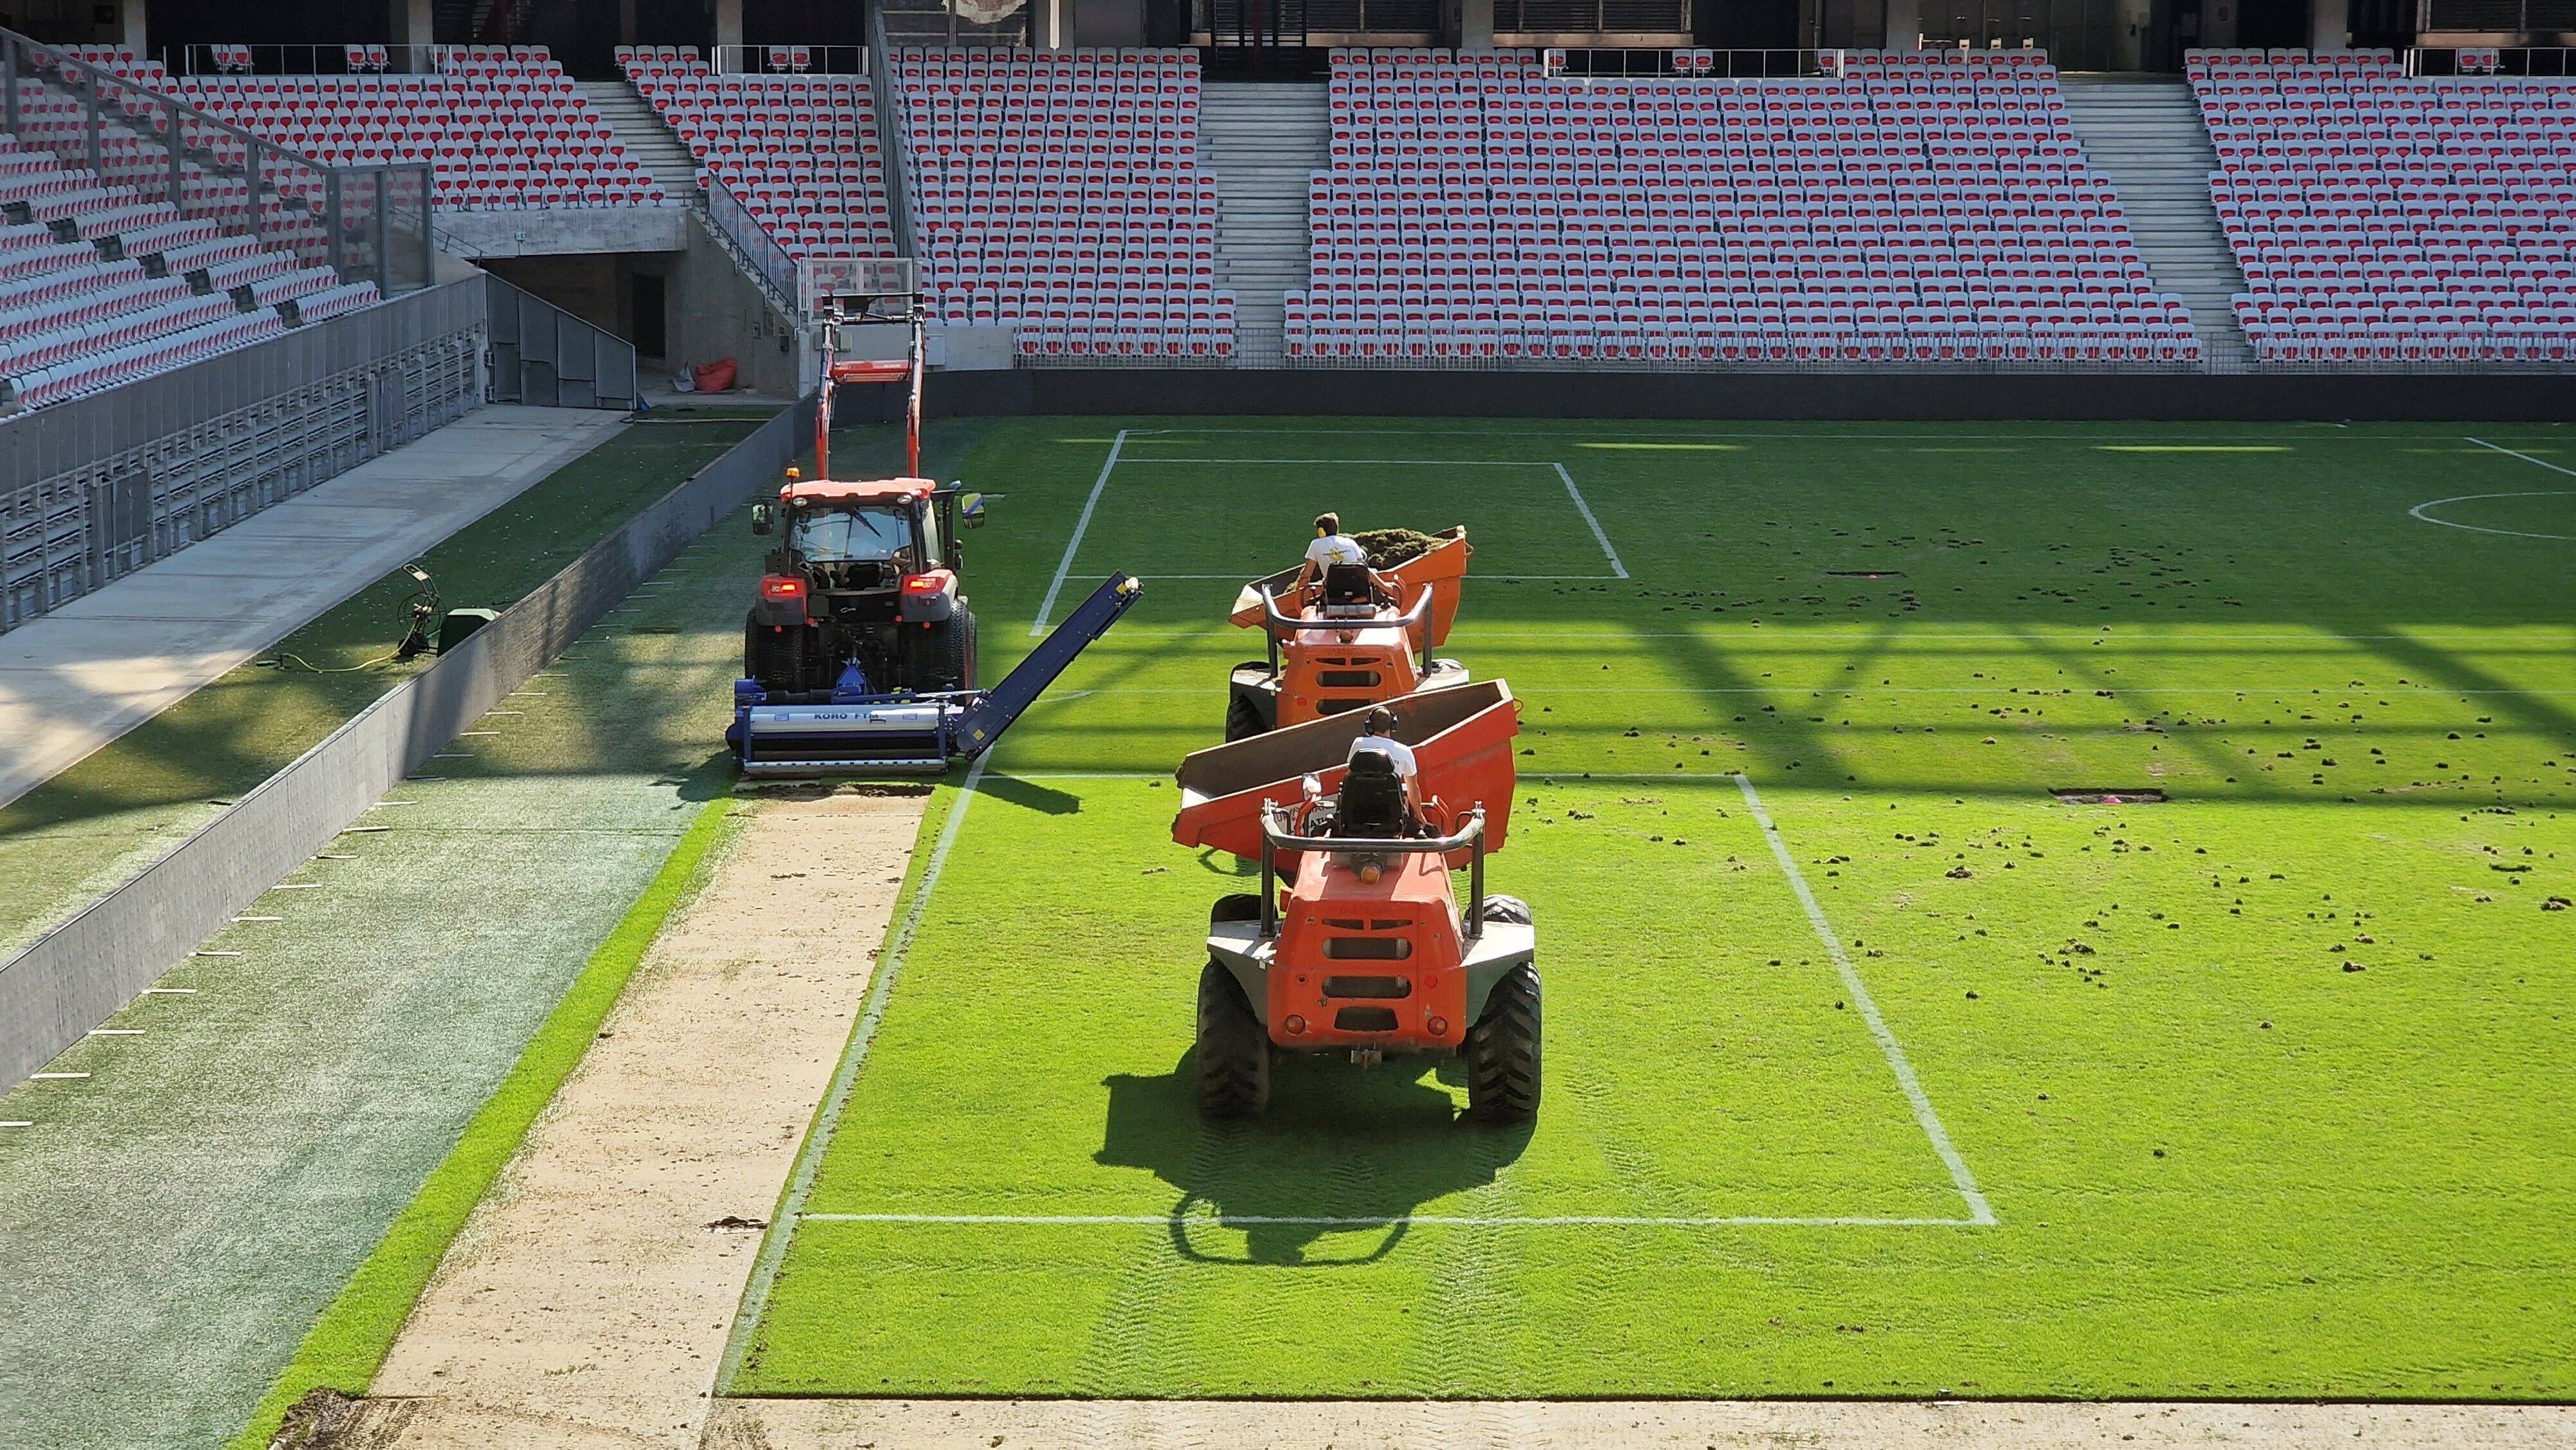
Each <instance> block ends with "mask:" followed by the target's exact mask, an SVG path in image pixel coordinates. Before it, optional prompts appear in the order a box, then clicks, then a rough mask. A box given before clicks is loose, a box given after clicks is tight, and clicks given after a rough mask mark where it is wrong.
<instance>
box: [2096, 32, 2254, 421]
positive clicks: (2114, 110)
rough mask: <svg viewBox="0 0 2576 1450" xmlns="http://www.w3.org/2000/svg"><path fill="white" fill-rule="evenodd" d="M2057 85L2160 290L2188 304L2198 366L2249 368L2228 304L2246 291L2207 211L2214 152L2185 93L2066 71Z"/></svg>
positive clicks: (2174, 86)
mask: <svg viewBox="0 0 2576 1450" xmlns="http://www.w3.org/2000/svg"><path fill="white" fill-rule="evenodd" d="M2058 85H2059V88H2060V89H2062V90H2063V91H2064V92H2065V93H2066V114H2067V119H2068V120H2070V121H2072V122H2073V123H2074V125H2075V134H2076V136H2077V137H2078V138H2080V139H2081V140H2082V141H2083V143H2084V154H2085V156H2086V158H2087V159H2089V160H2090V161H2092V163H2093V164H2094V165H2095V166H2096V167H2098V168H2100V169H2101V171H2102V173H2103V174H2104V175H2106V176H2108V177H2110V179H2111V185H2112V186H2113V187H2114V188H2116V189H2117V190H2118V191H2119V193H2120V209H2121V210H2122V211H2125V212H2127V213H2128V216H2129V230H2130V231H2132V232H2134V233H2135V234H2136V235H2137V238H2138V251H2139V252H2140V253H2141V254H2142V255H2143V256H2145V258H2146V260H2147V269H2148V270H2149V271H2151V272H2153V273H2154V274H2155V278H2156V286H2157V288H2158V289H2159V290H2161V291H2166V292H2172V293H2176V294H2178V295H2180V296H2181V298H2182V300H2183V302H2184V304H2185V305H2186V306H2188V307H2190V308H2191V321H2192V327H2193V328H2194V330H2196V331H2197V332H2199V334H2200V353H2201V358H2202V359H2203V361H2202V366H2203V368H2204V369H2206V370H2208V371H2211V372H2242V371H2245V370H2246V369H2249V368H2251V367H2252V366H2253V365H2254V350H2253V348H2252V347H2250V346H2248V345H2247V343H2246V341H2245V333H2244V330H2243V329H2242V328H2239V327H2238V326H2237V325H2236V315H2235V312H2234V310H2233V309H2232V308H2230V306H2229V305H2228V298H2229V297H2231V296H2233V295H2234V294H2236V293H2238V292H2242V291H2244V290H2245V274H2244V273H2243V272H2242V271H2240V270H2239V269H2238V268H2237V265H2236V254H2235V252H2234V251H2232V250H2231V249H2230V248H2229V247H2228V245H2227V234H2226V232H2224V231H2222V230H2221V229H2220V228H2219V225H2218V213H2217V211H2216V209H2215V208H2213V207H2212V206H2211V205H2210V201H2209V173H2210V172H2212V171H2215V170H2217V169H2218V156H2217V153H2215V152H2213V151H2211V150H2210V149H2209V130H2208V128H2207V127H2206V126H2204V125H2203V124H2202V123H2201V119H2200V107H2199V105H2198V103H2197V102H2195V101H2194V100H2193V99H2192V94H2191V87H2190V86H2189V85H2188V84H2186V83H2184V82H2182V81H2178V80H2172V79H2169V78H2166V77H2162V76H2153V77H2139V76H2085V75H2065V76H2060V77H2059V78H2058Z"/></svg>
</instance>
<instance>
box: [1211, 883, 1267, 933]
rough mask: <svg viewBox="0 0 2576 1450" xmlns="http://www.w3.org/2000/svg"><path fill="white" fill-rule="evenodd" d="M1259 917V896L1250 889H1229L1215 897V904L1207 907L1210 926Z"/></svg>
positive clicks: (1254, 919) (1255, 919)
mask: <svg viewBox="0 0 2576 1450" xmlns="http://www.w3.org/2000/svg"><path fill="white" fill-rule="evenodd" d="M1260 919H1261V897H1260V896H1259V895H1258V894H1257V893H1254V892H1250V891H1229V892H1227V893H1226V894H1225V895H1223V896H1220V897H1218V898H1217V899H1216V905H1214V906H1211V907H1209V908H1208V925H1210V926H1217V925H1221V924H1223V923H1225V922H1229V921H1259V920H1260Z"/></svg>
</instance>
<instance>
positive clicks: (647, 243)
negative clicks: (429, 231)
mask: <svg viewBox="0 0 2576 1450" xmlns="http://www.w3.org/2000/svg"><path fill="white" fill-rule="evenodd" d="M688 229H689V212H688V208H686V207H682V206H549V207H538V208H534V209H532V210H529V211H441V212H440V213H439V214H438V244H439V246H440V247H442V248H444V249H445V250H448V251H451V252H454V253H456V254H457V255H458V256H461V257H470V258H473V259H474V260H476V261H488V260H490V259H491V258H494V257H537V256H548V255H557V254H562V253H597V252H675V251H678V250H679V249H680V248H682V247H684V246H687V245H688Z"/></svg>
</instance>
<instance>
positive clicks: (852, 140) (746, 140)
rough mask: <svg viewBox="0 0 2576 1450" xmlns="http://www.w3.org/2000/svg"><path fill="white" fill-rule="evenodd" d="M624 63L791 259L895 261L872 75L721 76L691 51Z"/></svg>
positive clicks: (701, 168)
mask: <svg viewBox="0 0 2576 1450" xmlns="http://www.w3.org/2000/svg"><path fill="white" fill-rule="evenodd" d="M618 62H619V64H620V66H622V67H623V68H624V70H625V72H626V76H627V79H628V80H629V81H631V82H632V83H633V84H634V86H635V89H636V91H637V93H638V94H640V95H642V96H643V97H644V99H645V100H646V101H647V102H649V103H650V104H651V105H652V107H653V109H654V110H655V112H656V113H658V114H659V115H660V116H661V117H662V119H663V121H664V122H665V123H666V124H668V125H669V126H670V128H671V130H672V132H673V133H674V134H675V135H677V136H678V137H679V138H680V141H681V143H682V144H683V145H685V146H687V147H688V148H689V152H690V154H691V155H692V156H693V157H695V158H696V160H697V163H698V181H699V184H700V185H701V186H721V187H723V188H724V189H725V190H727V191H728V192H730V193H732V195H733V196H734V198H735V199H736V200H737V201H739V202H740V203H741V204H742V206H743V209H744V210H745V211H747V212H749V213H750V215H751V218H752V220H753V221H754V222H756V223H757V224H758V225H759V226H760V227H761V228H762V229H763V230H764V231H766V232H767V233H768V234H769V237H770V239H771V240H773V241H775V242H777V243H778V245H779V247H780V248H781V249H782V250H784V251H785V252H786V253H787V254H788V255H789V256H791V257H795V258H798V259H802V258H805V257H813V256H858V257H874V256H890V255H892V254H893V252H894V231H893V223H892V215H893V212H892V205H891V202H890V199H889V198H888V197H887V195H886V188H885V169H884V165H883V161H882V158H881V156H880V155H879V149H878V141H877V118H876V98H875V93H874V88H873V86H872V85H871V83H870V82H869V80H868V78H867V77H865V76H787V75H717V74H716V73H714V72H713V71H711V70H709V69H708V68H707V66H706V64H705V62H703V61H701V60H699V59H698V57H697V52H696V50H695V49H694V48H692V47H686V46H662V47H656V46H636V47H625V48H621V51H620V54H619V57H618Z"/></svg>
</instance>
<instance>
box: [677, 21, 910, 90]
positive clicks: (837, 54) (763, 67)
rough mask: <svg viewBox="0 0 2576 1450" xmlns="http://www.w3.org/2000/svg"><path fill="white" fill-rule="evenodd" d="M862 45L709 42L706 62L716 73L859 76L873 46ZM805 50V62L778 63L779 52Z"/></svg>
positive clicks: (863, 70) (867, 66)
mask: <svg viewBox="0 0 2576 1450" xmlns="http://www.w3.org/2000/svg"><path fill="white" fill-rule="evenodd" d="M871 13H872V14H873V12H871ZM875 48H876V47H870V46H865V45H711V46H709V47H707V62H708V64H709V65H710V66H712V67H713V68H714V70H715V72H716V74H718V75H772V76H809V75H810V76H861V75H866V74H868V71H869V67H870V65H871V63H872V61H873V57H872V56H871V54H870V51H871V50H872V49H875ZM800 50H801V51H803V52H805V64H803V65H801V66H800V65H797V64H795V63H794V62H793V61H792V60H791V61H790V62H789V63H788V64H786V65H780V64H778V63H777V61H778V59H779V56H778V52H782V51H783V52H787V53H789V54H790V55H792V54H793V53H794V52H796V51H800Z"/></svg>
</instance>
